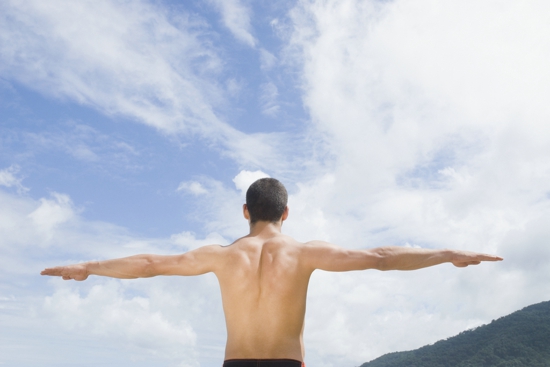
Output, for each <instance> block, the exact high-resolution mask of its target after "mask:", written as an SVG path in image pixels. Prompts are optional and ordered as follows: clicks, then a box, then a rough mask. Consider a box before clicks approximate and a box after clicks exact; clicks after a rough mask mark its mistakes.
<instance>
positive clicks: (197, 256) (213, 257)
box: [40, 245, 222, 281]
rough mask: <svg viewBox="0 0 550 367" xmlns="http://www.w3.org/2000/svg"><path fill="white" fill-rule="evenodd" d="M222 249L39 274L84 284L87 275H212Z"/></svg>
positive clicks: (75, 266) (134, 258)
mask: <svg viewBox="0 0 550 367" xmlns="http://www.w3.org/2000/svg"><path fill="white" fill-rule="evenodd" d="M221 249H222V247H221V246H218V245H210V246H204V247H200V248H198V249H196V250H193V251H189V252H186V253H184V254H181V255H151V254H143V255H134V256H130V257H124V258H120V259H112V260H104V261H90V262H86V263H81V264H73V265H67V266H56V267H53V268H46V269H44V270H43V271H42V272H41V273H40V274H42V275H51V276H60V277H62V278H63V279H65V280H70V279H74V280H78V281H82V280H86V279H87V278H88V276H90V275H99V276H106V277H111V278H118V279H136V278H150V277H154V276H157V275H184V276H185V275H187V276H191V275H200V274H205V273H209V272H212V271H215V269H216V265H217V263H218V262H219V260H218V258H219V255H220V251H221Z"/></svg>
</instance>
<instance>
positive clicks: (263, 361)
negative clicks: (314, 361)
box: [223, 358, 306, 367]
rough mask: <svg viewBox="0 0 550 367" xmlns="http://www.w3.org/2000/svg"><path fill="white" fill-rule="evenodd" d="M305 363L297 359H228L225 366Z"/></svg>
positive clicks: (269, 366) (287, 366) (288, 366)
mask: <svg viewBox="0 0 550 367" xmlns="http://www.w3.org/2000/svg"><path fill="white" fill-rule="evenodd" d="M305 366H306V365H305V363H304V362H302V361H299V360H297V359H288V358H277V359H226V360H225V361H224V362H223V367H305Z"/></svg>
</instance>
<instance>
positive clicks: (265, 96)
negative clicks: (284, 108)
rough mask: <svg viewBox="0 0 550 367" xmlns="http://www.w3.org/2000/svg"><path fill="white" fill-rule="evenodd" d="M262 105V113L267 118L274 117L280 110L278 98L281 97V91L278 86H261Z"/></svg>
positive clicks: (265, 84)
mask: <svg viewBox="0 0 550 367" xmlns="http://www.w3.org/2000/svg"><path fill="white" fill-rule="evenodd" d="M260 89H261V94H260V104H261V106H262V113H263V114H264V115H267V116H271V117H274V116H276V115H277V113H278V112H279V110H280V107H279V105H278V103H277V97H278V96H279V90H278V89H277V86H276V85H275V84H273V83H271V82H268V83H264V84H262V85H261V88H260Z"/></svg>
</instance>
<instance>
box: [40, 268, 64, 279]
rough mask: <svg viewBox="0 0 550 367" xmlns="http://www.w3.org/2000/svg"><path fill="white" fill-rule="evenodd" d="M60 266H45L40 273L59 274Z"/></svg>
mask: <svg viewBox="0 0 550 367" xmlns="http://www.w3.org/2000/svg"><path fill="white" fill-rule="evenodd" d="M61 271H62V268H60V267H55V268H46V269H44V270H42V271H41V272H40V275H53V276H58V277H59V276H61Z"/></svg>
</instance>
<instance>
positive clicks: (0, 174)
mask: <svg viewBox="0 0 550 367" xmlns="http://www.w3.org/2000/svg"><path fill="white" fill-rule="evenodd" d="M19 170H20V167H19V166H18V165H16V164H12V165H11V166H9V167H8V168H5V169H2V170H0V186H5V187H15V188H16V189H17V191H18V192H19V193H22V192H25V191H28V190H29V189H27V188H26V187H25V186H23V184H21V180H22V179H21V178H19V177H17V174H18V173H19Z"/></svg>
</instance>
